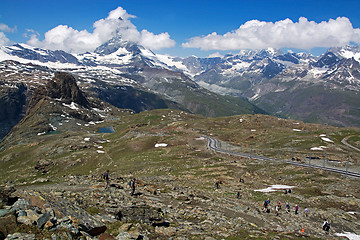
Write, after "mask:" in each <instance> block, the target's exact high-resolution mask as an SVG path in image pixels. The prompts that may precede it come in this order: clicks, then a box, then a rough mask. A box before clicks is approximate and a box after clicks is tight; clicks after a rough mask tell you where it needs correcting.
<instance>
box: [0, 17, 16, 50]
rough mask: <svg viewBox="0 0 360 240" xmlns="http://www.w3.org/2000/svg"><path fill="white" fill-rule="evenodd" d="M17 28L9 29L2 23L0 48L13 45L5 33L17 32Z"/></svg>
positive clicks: (0, 25) (0, 26) (0, 27)
mask: <svg viewBox="0 0 360 240" xmlns="http://www.w3.org/2000/svg"><path fill="white" fill-rule="evenodd" d="M15 31H16V27H13V28H11V27H9V26H8V25H6V24H4V23H0V46H6V45H9V44H11V41H10V40H9V39H8V38H7V37H6V35H5V33H3V32H15Z"/></svg>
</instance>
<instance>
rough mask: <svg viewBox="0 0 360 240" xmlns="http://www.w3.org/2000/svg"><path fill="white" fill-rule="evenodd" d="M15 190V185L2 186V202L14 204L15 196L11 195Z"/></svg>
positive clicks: (0, 200)
mask: <svg viewBox="0 0 360 240" xmlns="http://www.w3.org/2000/svg"><path fill="white" fill-rule="evenodd" d="M13 192H15V188H13V187H0V203H2V204H5V205H11V204H13V203H14V202H13V201H14V198H13V197H11V194H12V193H13Z"/></svg>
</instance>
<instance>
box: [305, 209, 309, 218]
mask: <svg viewBox="0 0 360 240" xmlns="http://www.w3.org/2000/svg"><path fill="white" fill-rule="evenodd" d="M308 211H309V209H308V208H305V210H304V214H305V217H307V216H308Z"/></svg>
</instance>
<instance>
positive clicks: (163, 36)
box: [140, 30, 175, 50]
mask: <svg viewBox="0 0 360 240" xmlns="http://www.w3.org/2000/svg"><path fill="white" fill-rule="evenodd" d="M140 44H141V45H143V46H144V47H148V48H151V49H154V50H158V49H161V48H169V47H173V46H174V45H175V41H174V40H172V39H170V35H169V34H168V33H167V32H165V33H160V34H158V35H155V34H153V33H151V32H148V31H147V30H142V31H141V40H140Z"/></svg>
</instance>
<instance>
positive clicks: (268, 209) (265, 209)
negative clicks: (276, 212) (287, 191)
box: [264, 198, 270, 213]
mask: <svg viewBox="0 0 360 240" xmlns="http://www.w3.org/2000/svg"><path fill="white" fill-rule="evenodd" d="M269 205H270V199H269V198H268V199H267V200H265V202H264V212H267V213H269V212H270V208H269Z"/></svg>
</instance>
